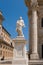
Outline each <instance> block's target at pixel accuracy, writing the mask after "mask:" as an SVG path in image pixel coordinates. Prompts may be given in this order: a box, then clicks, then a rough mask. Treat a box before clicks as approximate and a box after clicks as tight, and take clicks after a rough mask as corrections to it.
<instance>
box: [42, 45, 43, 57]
mask: <svg viewBox="0 0 43 65" xmlns="http://www.w3.org/2000/svg"><path fill="white" fill-rule="evenodd" d="M42 58H43V45H42Z"/></svg>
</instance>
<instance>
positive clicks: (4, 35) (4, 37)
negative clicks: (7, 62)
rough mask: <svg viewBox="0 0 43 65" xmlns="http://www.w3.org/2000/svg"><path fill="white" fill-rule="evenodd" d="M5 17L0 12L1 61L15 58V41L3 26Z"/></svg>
mask: <svg viewBox="0 0 43 65" xmlns="http://www.w3.org/2000/svg"><path fill="white" fill-rule="evenodd" d="M3 20H4V17H3V15H2V12H1V11H0V59H12V58H13V49H14V45H13V43H14V42H13V41H12V39H11V38H10V34H9V32H8V31H7V30H6V29H5V28H4V27H3V26H2V22H3Z"/></svg>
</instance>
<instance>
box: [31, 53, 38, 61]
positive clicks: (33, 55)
mask: <svg viewBox="0 0 43 65" xmlns="http://www.w3.org/2000/svg"><path fill="white" fill-rule="evenodd" d="M30 59H31V60H37V59H39V55H38V53H33V54H31V55H30Z"/></svg>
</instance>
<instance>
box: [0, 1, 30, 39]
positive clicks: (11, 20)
mask: <svg viewBox="0 0 43 65" xmlns="http://www.w3.org/2000/svg"><path fill="white" fill-rule="evenodd" d="M0 9H1V10H2V12H3V16H4V18H5V20H4V21H3V23H2V24H3V26H4V27H5V28H6V30H7V31H8V32H9V33H10V34H11V38H15V37H16V36H17V32H16V22H17V20H18V19H19V17H20V16H22V17H23V20H24V22H25V26H26V27H25V28H24V29H23V32H24V36H25V38H26V40H28V39H29V35H28V34H29V32H28V30H29V29H28V26H29V24H28V23H29V22H28V15H27V12H28V8H27V7H26V5H25V2H24V0H0Z"/></svg>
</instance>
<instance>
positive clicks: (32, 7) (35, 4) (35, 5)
mask: <svg viewBox="0 0 43 65" xmlns="http://www.w3.org/2000/svg"><path fill="white" fill-rule="evenodd" d="M38 8H39V6H38V2H33V3H31V10H37V11H38Z"/></svg>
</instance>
